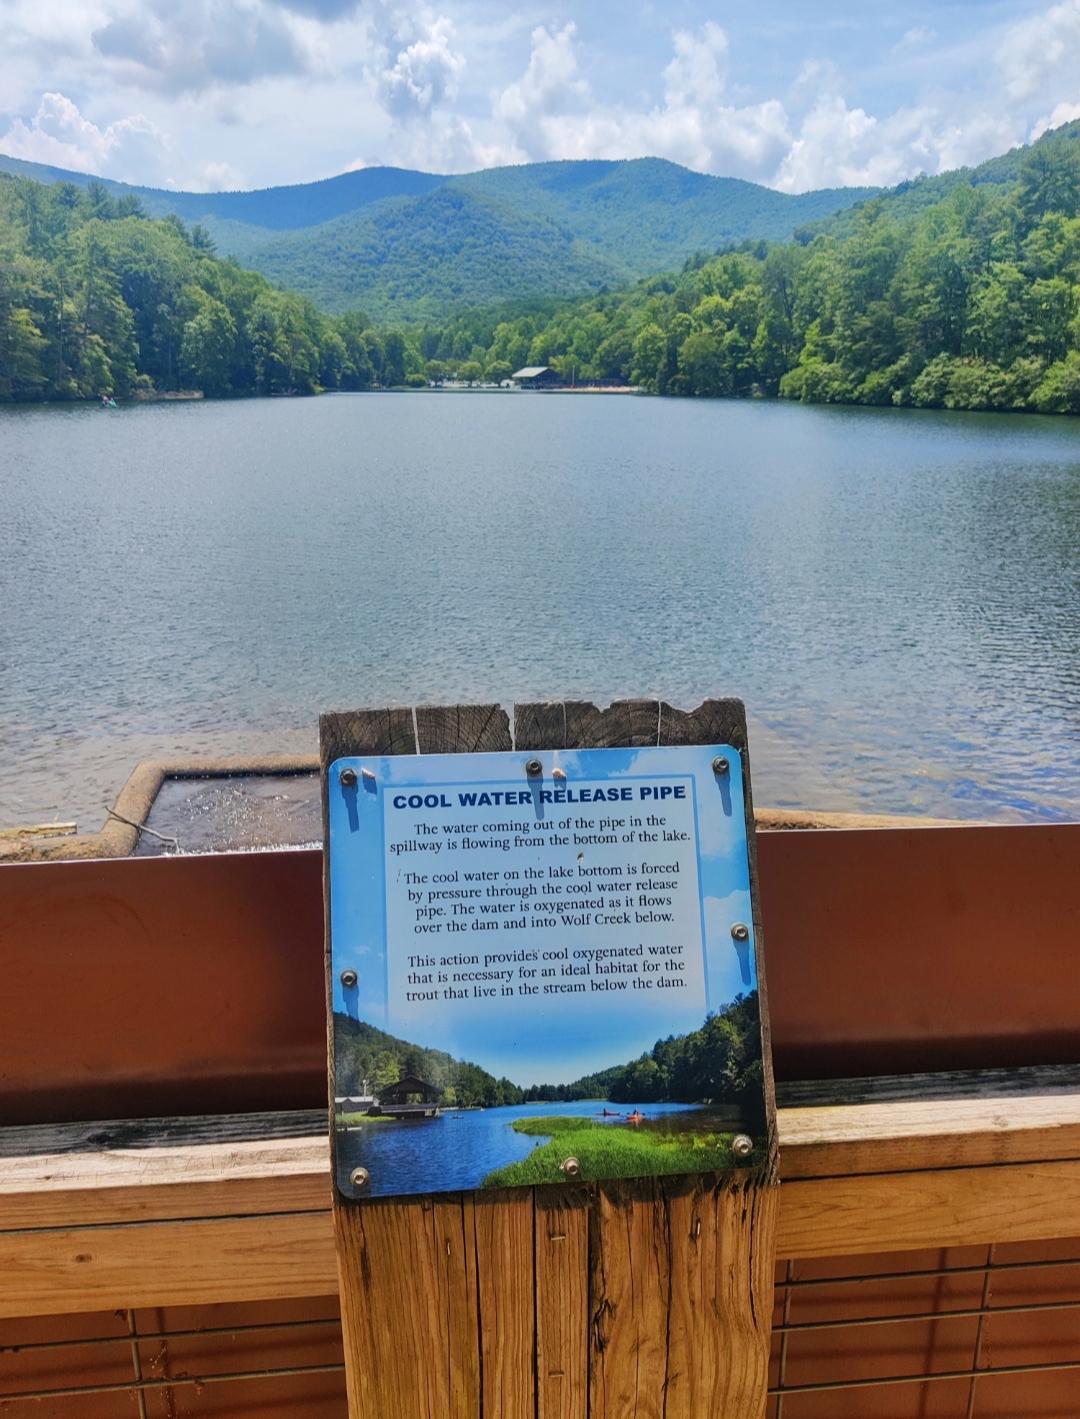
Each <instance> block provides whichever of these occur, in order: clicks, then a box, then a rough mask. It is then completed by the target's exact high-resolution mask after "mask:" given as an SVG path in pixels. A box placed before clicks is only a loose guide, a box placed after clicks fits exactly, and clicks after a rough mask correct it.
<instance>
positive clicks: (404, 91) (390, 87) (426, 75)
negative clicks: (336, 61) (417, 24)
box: [380, 15, 465, 117]
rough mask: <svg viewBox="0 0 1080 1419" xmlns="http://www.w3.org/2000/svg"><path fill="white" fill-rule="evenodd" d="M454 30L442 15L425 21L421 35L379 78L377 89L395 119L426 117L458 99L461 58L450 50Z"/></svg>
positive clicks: (406, 47)
mask: <svg viewBox="0 0 1080 1419" xmlns="http://www.w3.org/2000/svg"><path fill="white" fill-rule="evenodd" d="M453 35H454V26H453V24H452V23H451V22H450V20H449V19H448V18H447V17H446V16H445V15H439V16H436V17H433V18H427V17H425V19H424V20H423V22H422V29H421V33H420V34H419V35H418V36H417V38H416V39H414V40H413V42H412V43H411V44H409V45H406V46H405V48H403V49H401V50H399V51H398V54H397V56H396V58H395V60H394V63H393V65H392V66H391V67H390V68H387V69H384V70H383V72H382V74H381V75H380V89H381V93H382V96H383V99H384V102H385V104H386V107H387V108H388V109H389V111H390V112H391V113H393V114H395V115H396V116H397V117H414V116H427V115H428V114H430V113H431V111H432V109H433V108H435V107H436V106H437V105H439V104H442V103H445V102H447V101H448V100H450V99H453V98H455V97H456V95H457V84H458V78H459V76H460V74H461V71H462V69H463V68H464V67H465V59H464V56H463V55H461V54H460V53H459V52H458V51H457V50H455V49H454V47H453Z"/></svg>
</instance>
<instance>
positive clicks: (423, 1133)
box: [337, 1099, 730, 1197]
mask: <svg viewBox="0 0 1080 1419" xmlns="http://www.w3.org/2000/svg"><path fill="white" fill-rule="evenodd" d="M603 1109H609V1110H618V1111H619V1112H621V1113H622V1114H624V1115H625V1114H629V1113H632V1112H633V1111H634V1109H639V1110H640V1111H641V1112H642V1113H643V1114H644V1115H645V1123H643V1124H642V1125H640V1127H641V1128H649V1129H651V1130H653V1131H655V1132H662V1133H671V1134H677V1133H680V1132H705V1133H707V1132H710V1131H722V1130H723V1129H724V1127H725V1125H726V1124H729V1122H730V1120H728V1119H725V1118H721V1117H719V1116H714V1115H713V1114H712V1113H711V1112H710V1111H709V1110H708V1109H704V1108H701V1107H700V1106H698V1105H696V1104H656V1103H652V1104H649V1103H638V1104H634V1103H624V1104H607V1103H604V1102H603V1101H602V1100H598V1099H585V1100H578V1101H577V1102H576V1103H570V1104H567V1103H550V1104H548V1103H543V1104H511V1105H507V1106H505V1107H503V1108H494V1109H464V1110H461V1111H459V1112H455V1111H454V1110H453V1109H447V1110H446V1112H445V1113H441V1114H440V1115H439V1116H438V1118H433V1119H420V1120H413V1121H411V1122H400V1121H397V1122H394V1121H391V1122H383V1123H372V1124H361V1125H359V1127H355V1128H352V1129H350V1130H349V1131H348V1132H347V1133H345V1134H339V1135H338V1150H337V1160H338V1168H339V1170H340V1172H341V1174H342V1179H343V1180H344V1178H345V1177H347V1175H348V1174H349V1173H350V1172H351V1171H352V1169H353V1168H355V1167H357V1166H361V1165H362V1166H363V1167H365V1168H367V1170H368V1172H369V1173H370V1174H371V1182H370V1184H369V1186H368V1188H367V1189H365V1195H367V1196H370V1197H379V1196H380V1195H385V1194H388V1193H389V1194H393V1193H396V1192H453V1191H457V1190H463V1189H465V1188H473V1187H479V1186H480V1184H481V1183H482V1182H483V1180H484V1178H485V1177H486V1176H487V1175H488V1173H491V1172H494V1171H495V1169H496V1168H501V1167H505V1166H506V1164H507V1163H515V1162H518V1161H519V1160H520V1159H522V1158H525V1157H527V1156H528V1155H529V1154H530V1153H531V1152H532V1151H533V1149H534V1148H539V1147H541V1146H542V1145H543V1144H545V1143H547V1142H548V1141H549V1139H548V1137H547V1136H546V1135H541V1136H539V1137H530V1136H529V1135H528V1134H524V1133H516V1132H515V1131H514V1129H513V1128H512V1126H511V1125H512V1124H513V1122H514V1120H515V1119H519V1118H550V1117H553V1116H554V1117H562V1118H567V1117H571V1118H587V1119H595V1120H596V1121H597V1122H600V1123H606V1124H608V1125H609V1126H610V1127H613V1128H625V1127H626V1124H625V1123H623V1121H622V1119H615V1118H611V1119H608V1118H604V1117H603V1116H602V1114H601V1111H602V1110H603Z"/></svg>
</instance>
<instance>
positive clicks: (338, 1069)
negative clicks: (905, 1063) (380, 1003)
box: [334, 1014, 525, 1109]
mask: <svg viewBox="0 0 1080 1419" xmlns="http://www.w3.org/2000/svg"><path fill="white" fill-rule="evenodd" d="M334 1045H335V1050H336V1060H335V1073H334V1078H335V1083H336V1089H337V1092H338V1094H339V1095H350V1094H351V1095H358V1094H359V1093H360V1090H361V1087H362V1085H363V1083H364V1080H365V1079H366V1080H367V1083H368V1086H369V1088H370V1089H372V1090H373V1092H374V1093H375V1094H376V1095H377V1094H378V1092H379V1090H380V1089H385V1088H386V1086H387V1085H388V1084H396V1083H397V1082H398V1080H399V1079H402V1078H404V1076H405V1075H406V1074H413V1075H415V1076H416V1077H417V1078H418V1079H424V1080H426V1081H427V1083H429V1084H433V1085H434V1086H435V1087H436V1088H437V1089H440V1090H441V1091H442V1099H441V1103H442V1105H443V1106H444V1107H447V1108H452V1107H455V1106H456V1107H459V1108H476V1107H482V1108H486V1109H493V1108H499V1107H500V1106H501V1105H503V1104H520V1103H521V1102H522V1101H523V1100H524V1097H525V1096H524V1092H523V1091H522V1090H521V1089H519V1088H518V1086H517V1085H516V1084H513V1083H511V1081H510V1080H509V1079H496V1078H495V1076H494V1075H493V1074H489V1073H488V1072H487V1071H486V1070H484V1069H481V1068H480V1066H479V1065H477V1064H470V1063H469V1062H468V1061H467V1060H461V1059H454V1057H453V1056H452V1055H449V1054H447V1053H446V1052H445V1051H444V1050H437V1049H424V1048H423V1046H422V1045H414V1044H410V1043H409V1042H408V1041H407V1040H399V1039H397V1038H396V1037H395V1036H394V1035H388V1034H387V1033H386V1031H385V1030H379V1029H376V1027H375V1026H374V1025H368V1024H365V1023H364V1022H363V1021H362V1020H354V1019H352V1017H351V1016H348V1015H341V1014H336V1015H335V1016H334Z"/></svg>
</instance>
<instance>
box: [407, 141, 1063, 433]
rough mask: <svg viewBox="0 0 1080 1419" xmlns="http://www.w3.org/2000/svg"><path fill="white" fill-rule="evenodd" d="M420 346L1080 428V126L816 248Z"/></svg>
mask: <svg viewBox="0 0 1080 1419" xmlns="http://www.w3.org/2000/svg"><path fill="white" fill-rule="evenodd" d="M928 194H929V195H928ZM935 194H936V196H935ZM417 339H418V347H419V350H420V352H421V353H422V354H423V355H424V356H425V358H426V359H427V360H428V361H429V362H430V361H434V362H435V363H434V365H432V364H430V363H429V366H428V367H429V369H434V370H436V371H441V370H442V369H447V370H453V369H455V368H456V369H460V368H461V365H462V361H466V362H467V364H468V368H469V369H470V370H482V371H487V372H490V373H494V374H501V373H502V372H504V371H505V370H506V369H507V368H514V367H517V366H519V365H522V364H549V365H552V366H554V367H555V368H556V369H557V370H559V371H560V372H562V373H563V374H564V375H565V376H566V377H567V378H570V377H571V376H573V377H575V378H577V379H579V380H582V379H584V380H600V381H617V382H629V383H634V384H637V385H639V386H641V387H642V388H643V389H646V390H649V391H651V392H654V393H659V394H687V395H768V394H777V393H778V394H780V395H782V396H784V397H787V398H791V399H804V400H808V401H816V402H837V403H862V404H896V405H915V406H926V407H944V408H950V409H1036V410H1041V411H1044V412H1048V413H1080V122H1078V123H1072V124H1069V125H1066V126H1065V127H1063V128H1060V129H1058V130H1057V131H1056V132H1054V133H1051V134H1047V135H1046V136H1045V137H1043V138H1041V139H1040V140H1039V141H1038V142H1037V143H1036V144H1034V145H1033V146H1032V147H1031V148H1030V149H1028V150H1026V151H1023V152H1018V153H1013V154H1008V155H1006V157H1005V158H1003V159H1000V160H996V161H995V163H994V164H988V165H985V167H984V168H982V169H975V170H974V171H973V172H972V173H969V174H967V175H966V176H950V177H949V179H948V180H947V181H946V180H944V179H928V180H927V181H926V182H925V183H922V184H914V185H907V186H905V187H904V188H903V189H902V190H898V191H897V192H895V193H893V194H887V195H885V196H882V197H879V198H874V199H872V200H870V201H868V202H864V203H863V204H861V205H860V206H859V207H858V208H857V209H856V210H855V211H854V212H852V213H850V214H844V215H843V216H842V217H840V218H837V219H836V220H835V221H834V222H833V223H831V224H827V225H826V227H825V228H824V230H822V231H820V232H819V233H818V234H817V235H809V234H808V235H804V237H803V239H802V240H800V241H796V242H790V243H787V244H781V245H770V244H768V243H764V242H755V243H746V244H744V245H743V247H742V248H741V249H736V250H733V251H729V252H726V253H724V254H722V255H719V256H715V257H712V258H711V259H695V260H692V261H690V262H688V263H687V264H686V265H685V267H684V269H683V270H682V271H681V272H680V273H678V274H673V275H670V276H656V277H652V278H650V279H649V280H646V281H642V282H640V283H639V284H637V285H636V286H633V287H631V288H630V289H628V290H624V291H620V292H616V293H614V294H611V295H606V296H602V297H598V298H594V299H591V300H579V301H575V302H573V303H569V304H565V305H563V306H561V307H560V308H558V309H557V310H555V311H554V312H551V313H546V314H545V313H537V312H524V313H522V314H520V315H518V316H517V317H516V318H513V319H508V320H503V321H500V322H497V323H495V324H492V322H491V321H490V319H489V317H488V316H486V315H483V314H478V315H476V316H472V317H468V316H463V317H460V318H459V319H458V320H456V321H454V322H451V323H449V324H448V325H446V326H445V327H442V328H439V329H426V330H424V331H422V332H420V334H419V336H418V337H417Z"/></svg>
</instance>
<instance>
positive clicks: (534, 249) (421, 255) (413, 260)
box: [0, 157, 871, 322]
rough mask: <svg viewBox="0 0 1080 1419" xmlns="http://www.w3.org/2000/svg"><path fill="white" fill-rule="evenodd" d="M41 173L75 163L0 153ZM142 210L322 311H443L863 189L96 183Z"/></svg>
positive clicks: (695, 244)
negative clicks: (227, 187) (199, 235)
mask: <svg viewBox="0 0 1080 1419" xmlns="http://www.w3.org/2000/svg"><path fill="white" fill-rule="evenodd" d="M0 171H8V172H11V173H13V174H14V175H17V176H24V177H31V178H34V179H35V180H37V181H41V182H47V183H56V182H61V181H70V182H72V183H74V184H75V185H77V186H80V187H82V188H84V189H85V188H86V186H87V185H88V183H89V182H90V181H91V180H92V179H90V178H88V177H87V176H86V175H85V174H81V173H66V172H64V171H62V170H61V169H59V168H49V167H44V166H41V165H38V164H30V163H23V162H20V161H18V160H16V159H13V158H4V157H0ZM100 185H101V186H102V187H104V189H105V190H106V191H108V192H109V193H110V195H112V196H114V197H117V198H124V197H135V198H138V200H139V202H140V203H141V206H142V209H143V210H144V211H145V212H146V213H148V214H149V215H151V216H159V217H160V216H167V215H169V214H170V213H171V214H175V215H176V216H178V217H180V218H181V219H182V220H183V221H184V222H186V223H188V224H197V225H199V226H201V227H202V228H203V230H204V231H205V232H206V233H207V234H208V235H209V236H210V237H211V239H212V240H213V241H214V242H215V244H216V247H217V250H218V251H219V252H220V253H221V254H222V255H226V256H235V257H236V258H237V259H238V260H240V261H242V262H243V263H244V264H245V265H249V266H252V267H254V268H255V269H256V270H259V271H262V272H263V273H264V274H265V275H267V276H268V277H270V279H271V280H273V281H275V282H278V283H280V284H281V285H284V286H287V287H288V288H289V289H290V290H294V291H297V292H298V293H300V294H302V295H305V296H308V297H310V298H311V299H312V300H314V301H316V302H317V303H318V304H319V305H320V306H321V307H322V308H323V309H325V310H328V311H345V310H355V309H362V310H364V311H365V312H366V313H367V314H369V315H371V316H372V317H373V318H376V319H379V320H385V321H407V322H415V321H418V320H438V319H444V318H445V317H446V316H448V315H449V314H451V313H452V312H454V311H457V310H460V309H461V308H462V306H463V305H467V306H483V305H492V304H498V303H502V302H506V301H515V300H531V299H537V298H550V297H564V296H571V295H582V294H589V293H594V292H598V291H602V290H604V289H608V288H611V287H613V286H617V285H622V284H624V283H626V282H627V281H631V280H634V279H637V278H639V277H641V276H644V275H647V274H648V273H649V272H651V271H655V270H658V269H663V268H668V267H672V266H678V265H680V264H681V263H682V262H683V261H685V260H686V259H687V257H689V256H690V255H692V254H693V253H694V252H697V251H708V252H712V251H716V250H718V249H720V248H722V247H725V246H728V245H730V244H731V243H733V242H739V241H742V240H745V239H748V238H752V239H766V240H770V241H783V240H786V239H788V238H789V237H790V236H791V235H792V233H793V232H794V231H795V230H796V229H797V228H798V227H800V226H804V225H806V224H807V223H812V222H815V221H819V220H821V219H823V218H825V217H828V216H830V215H831V214H833V213H836V212H838V211H840V210H841V209H842V208H844V207H846V206H850V204H851V203H852V202H856V201H859V200H861V199H862V198H864V197H866V196H867V195H868V194H869V193H870V191H871V189H865V188H851V189H832V190H829V191H824V192H810V193H804V194H802V195H800V196H797V197H793V196H789V195H787V194H785V193H781V192H774V191H773V190H772V189H770V188H766V187H760V186H757V185H756V184H754V183H752V182H742V181H739V180H737V179H734V178H721V177H708V176H705V175H703V174H701V173H694V172H690V171H688V170H687V169H686V168H681V167H678V166H677V165H676V164H674V163H669V162H665V161H663V160H661V159H659V158H642V159H635V160H631V161H625V162H557V163H529V164H523V165H522V166H520V167H509V168H494V169H490V170H488V171H484V172H478V173H470V174H466V175H464V176H459V177H450V178H446V177H441V176H439V175H437V174H432V173H420V172H410V171H407V170H404V169H398V168H367V169H363V170H361V171H359V172H352V173H344V174H342V175H341V176H340V177H334V178H328V179H327V180H325V181H323V182H314V183H305V184H301V185H298V186H293V187H273V188H266V189H264V190H262V191H257V192H214V193H191V192H166V191H163V190H160V189H154V188H145V187H132V186H128V185H126V184H123V183H114V182H103V183H101V184H100Z"/></svg>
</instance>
